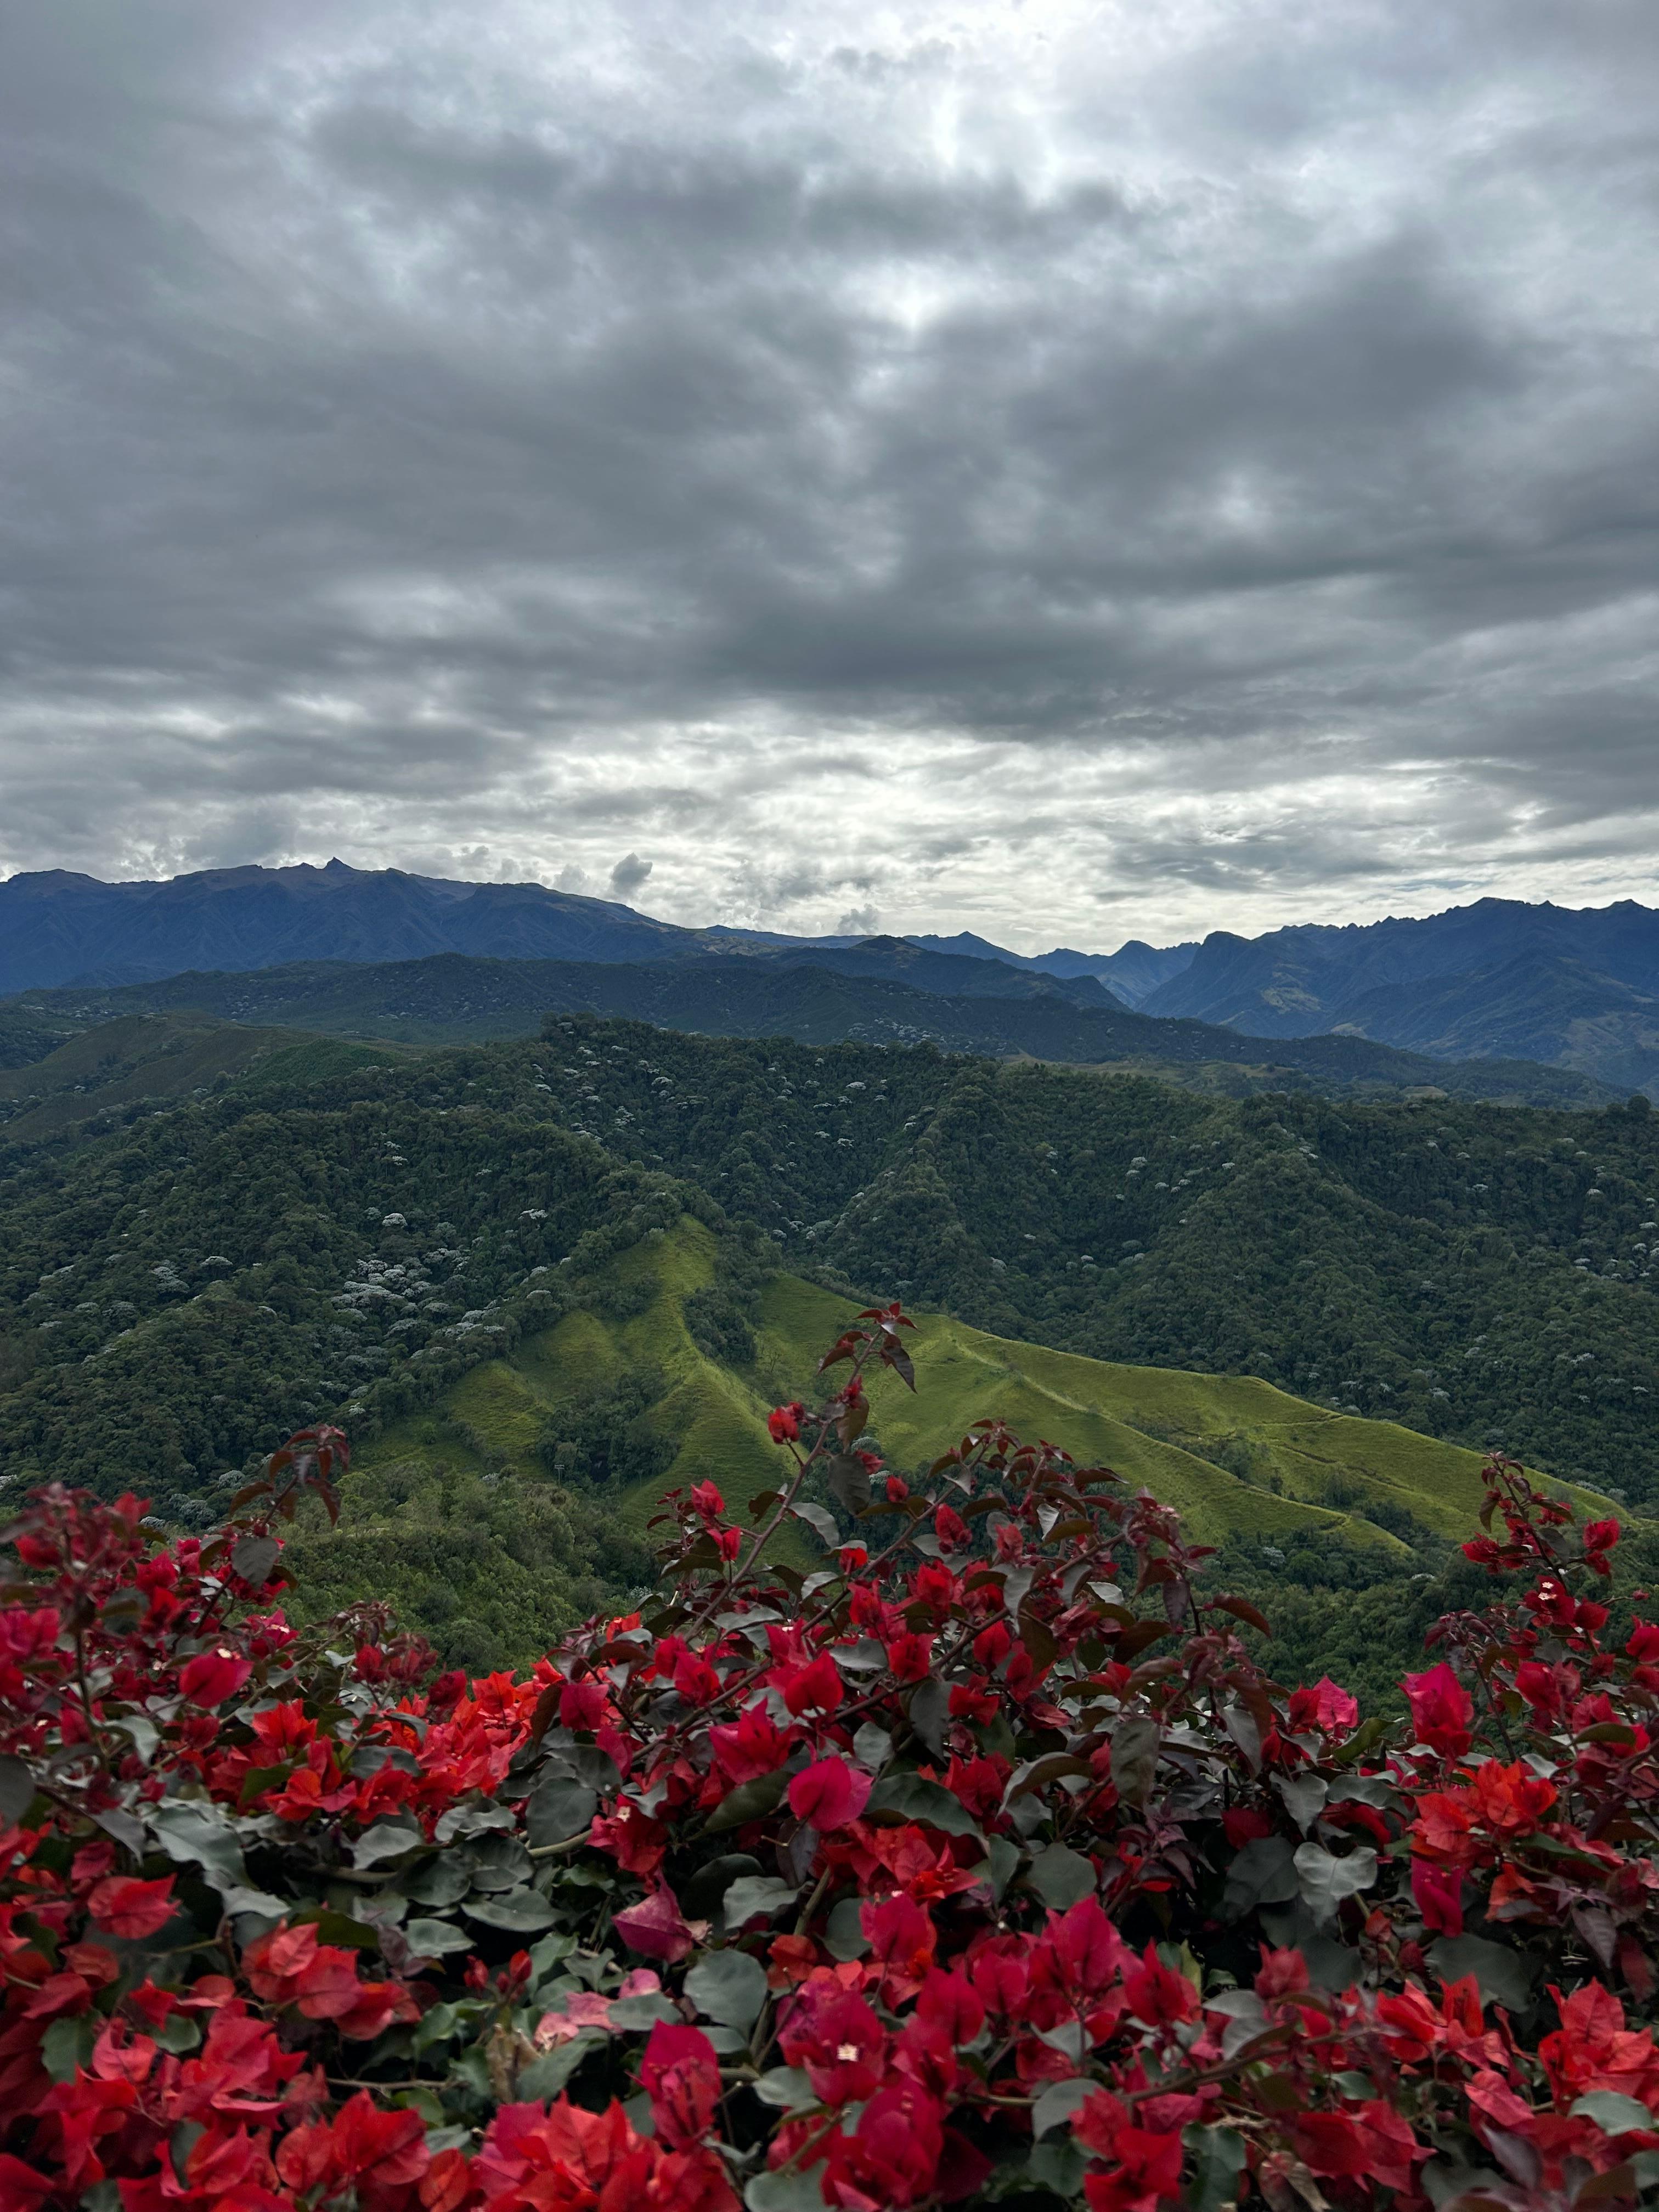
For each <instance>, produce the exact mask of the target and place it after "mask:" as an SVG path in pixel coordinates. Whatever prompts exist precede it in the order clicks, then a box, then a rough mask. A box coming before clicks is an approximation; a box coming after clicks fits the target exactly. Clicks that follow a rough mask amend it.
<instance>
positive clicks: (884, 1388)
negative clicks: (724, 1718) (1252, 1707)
mask: <svg viewBox="0 0 1659 2212" xmlns="http://www.w3.org/2000/svg"><path fill="white" fill-rule="evenodd" d="M713 1271H714V1244H713V1239H712V1238H711V1237H710V1236H709V1234H708V1231H706V1230H704V1229H703V1228H702V1227H701V1226H700V1225H697V1224H696V1223H694V1222H690V1221H689V1220H688V1221H686V1222H685V1223H684V1224H683V1225H682V1226H681V1228H680V1229H679V1230H678V1232H676V1233H675V1234H673V1235H670V1236H665V1237H656V1238H652V1239H649V1240H647V1242H646V1243H643V1244H641V1245H639V1246H636V1247H635V1248H634V1249H632V1250H630V1251H629V1252H627V1253H624V1254H623V1255H622V1256H621V1258H620V1259H619V1260H618V1261H616V1262H615V1263H614V1265H613V1267H612V1269H611V1273H610V1274H609V1276H608V1277H607V1281H606V1285H605V1288H606V1290H607V1291H610V1290H612V1289H621V1290H623V1291H627V1290H628V1289H629V1288H631V1287H632V1286H635V1285H639V1284H641V1283H643V1284H646V1285H648V1286H649V1289H650V1293H651V1295H650V1298H649V1303H648V1304H643V1306H642V1308H641V1310H640V1311H639V1312H637V1313H635V1314H634V1315H633V1316H631V1317H629V1318H628V1319H626V1320H622V1321H617V1320H611V1319H607V1318H605V1316H604V1315H603V1313H602V1311H599V1310H590V1309H582V1310H576V1311H574V1312H571V1313H569V1314H567V1315H566V1316H564V1317H563V1318H562V1320H561V1321H560V1322H559V1323H558V1324H557V1325H556V1327H555V1328H552V1329H550V1330H548V1331H546V1332H544V1334H542V1335H540V1336H538V1337H534V1338H528V1339H526V1340H525V1341H524V1343H523V1344H522V1345H521V1346H520V1348H519V1350H518V1351H517V1352H515V1353H514V1354H513V1357H512V1358H511V1359H510V1360H494V1361H490V1362H489V1363H488V1364H485V1365H483V1366H480V1367H477V1368H475V1369H474V1370H471V1373H469V1374H468V1375H467V1376H465V1377H464V1378H463V1379H462V1381H461V1382H460V1383H458V1384H457V1385H456V1386H455V1388H454V1389H453V1390H452V1391H451V1392H450V1393H449V1395H448V1397H447V1400H446V1401H445V1402H444V1405H443V1407H441V1409H440V1411H439V1413H437V1414H436V1415H431V1414H428V1415H423V1416H420V1417H417V1418H416V1419H410V1420H408V1421H404V1422H402V1423H399V1424H398V1425H395V1426H393V1427H392V1428H390V1429H388V1430H387V1431H386V1432H385V1434H383V1435H382V1436H381V1437H379V1438H378V1439H377V1440H376V1441H375V1442H374V1443H373V1444H372V1445H369V1446H368V1447H366V1448H365V1449H364V1451H363V1452H362V1455H361V1457H360V1460H359V1462H358V1464H359V1466H360V1467H361V1468H362V1469H364V1470H365V1471H368V1470H374V1469H379V1468H386V1467H388V1466H390V1465H392V1464H395V1463H398V1462H405V1463H410V1462H412V1463H414V1464H416V1465H422V1464H424V1465H430V1464H432V1463H433V1462H435V1460H441V1461H442V1462H444V1463H445V1464H447V1466H449V1467H451V1468H455V1469H457V1470H459V1471H465V1472H469V1473H474V1472H477V1471H479V1470H481V1469H482V1468H485V1467H487V1466H489V1465H492V1464H493V1465H496V1466H499V1467H501V1468H504V1469H506V1470H507V1471H509V1472H512V1473H514V1474H519V1475H524V1476H527V1475H530V1474H532V1473H533V1471H534V1470H535V1468H536V1467H537V1464H538V1462H537V1459H536V1445H537V1442H538V1437H541V1436H543V1435H544V1433H546V1432H547V1431H549V1429H552V1430H553V1431H555V1432H556V1429H557V1425H558V1415H559V1413H560V1412H561V1411H562V1410H566V1409H569V1408H571V1407H574V1406H575V1405H577V1404H578V1403H579V1402H580V1400H581V1399H582V1398H583V1397H584V1396H585V1395H590V1394H591V1393H592V1391H593V1390H594V1389H598V1388H602V1387H603V1386H605V1384H607V1383H611V1382H613V1381H614V1380H616V1379H617V1377H618V1376H621V1375H622V1374H623V1373H626V1372H637V1371H639V1370H652V1371H654V1372H655V1373H656V1374H657V1375H659V1376H661V1378H662V1380H663V1383H664V1384H665V1389H664V1390H663V1393H662V1395H660V1396H659V1398H658V1399H657V1401H656V1402H655V1404H654V1405H653V1407H652V1408H651V1413H650V1419H651V1421H652V1423H653V1426H654V1427H655V1428H656V1429H657V1430H658V1431H659V1433H660V1434H661V1435H663V1436H664V1437H667V1438H669V1439H670V1440H671V1442H672V1443H674V1444H675V1445H676V1446H677V1447H678V1449H677V1452H676V1456H675V1458H674V1460H673V1462H672V1464H671V1467H670V1468H668V1470H667V1472H666V1473H665V1474H663V1475H662V1476H661V1477H659V1478H658V1479H657V1480H654V1481H652V1482H649V1483H644V1484H636V1485H635V1486H633V1487H632V1488H631V1489H630V1490H629V1491H627V1492H623V1494H622V1495H621V1496H620V1497H619V1498H618V1499H617V1507H616V1510H617V1519H618V1521H619V1522H620V1523H621V1524H623V1525H625V1526H626V1527H627V1528H629V1529H630V1530H631V1531H633V1532H636V1533H637V1532H642V1531H643V1528H644V1525H645V1522H646V1521H647V1518H648V1517H649V1516H650V1514H651V1512H652V1511H653V1510H654V1507H655V1504H656V1499H657V1498H658V1496H659V1494H660V1492H662V1491H663V1490H665V1489H667V1488H669V1487H671V1486H674V1485H676V1484H679V1483H684V1482H690V1481H695V1480H699V1479H700V1478H702V1477H703V1476H706V1475H707V1476H713V1477H714V1479H715V1480H718V1481H719V1482H720V1484H721V1486H722V1487H724V1488H725V1489H726V1492H727V1494H728V1496H730V1497H731V1498H733V1499H735V1500H738V1501H741V1500H743V1499H744V1498H746V1497H747V1496H748V1495H749V1494H750V1492H751V1491H752V1490H757V1489H760V1488H763V1487H764V1486H766V1485H767V1483H768V1481H769V1478H771V1477H773V1476H775V1474H776V1472H777V1455H776V1453H775V1449H774V1448H773V1446H772V1445H771V1444H770V1443H769V1440H768V1438H767V1436H766V1431H765V1415H766V1412H767V1409H768V1407H769V1405H770V1404H771V1403H772V1402H774V1401H775V1399H776V1398H777V1397H778V1396H781V1395H792V1396H793V1395H799V1396H808V1395H811V1392H812V1389H813V1374H814V1369H815V1367H816V1364H817V1356H818V1354H819V1352H821V1351H822V1349H823V1347H824V1346H826V1345H827V1344H828V1343H829V1342H830V1341H831V1340H832V1339H833V1338H834V1337H835V1336H836V1334H839V1333H840V1331H841V1330H842V1328H844V1327H845V1326H846V1325H847V1322H848V1319H849V1318H850V1316H852V1314H853V1312H854V1308H853V1307H852V1305H851V1304H849V1303H848V1301H847V1300H846V1299H844V1298H841V1297H836V1295H835V1294H834V1293H832V1292H830V1291H826V1290H823V1289H820V1288H818V1287H817V1286H816V1285H811V1284H809V1283H805V1282H803V1281H801V1280H800V1279H799V1278H797V1277H794V1276H790V1275H779V1276H777V1277H775V1279H773V1281H772V1282H771V1284H770V1285H769V1287H768V1289H767V1291H766V1293H765V1297H764V1301H763V1313H762V1322H761V1328H760V1331H759V1334H758V1336H757V1358H756V1364H755V1366H754V1368H753V1370H750V1372H748V1373H746V1374H739V1373H736V1372H733V1371H732V1370H729V1369H727V1368H725V1367H722V1366H720V1365H719V1364H716V1363H715V1362H714V1361H713V1360H711V1359H709V1358H706V1357H705V1356H704V1354H703V1353H702V1352H700V1351H699V1350H698V1349H697V1347H696V1345H695V1344H694V1343H693V1341H692V1339H691V1336H690V1332H689V1330H688V1328H687V1326H686V1322H685V1316H684V1302H685V1300H686V1298H687V1297H690V1294H691V1293H692V1292H693V1291H696V1290H697V1289H699V1288H701V1287H702V1285H703V1284H705V1283H706V1282H708V1280H709V1279H710V1277H711V1276H712V1273H713ZM635 1295H636V1296H637V1295H638V1293H637V1291H636V1292H635ZM599 1303H600V1304H601V1305H602V1304H603V1303H604V1299H603V1297H601V1300H600V1302H599ZM915 1352H916V1361H917V1371H918V1382H919V1389H918V1391H917V1393H916V1395H915V1397H912V1396H911V1395H910V1394H909V1393H908V1392H907V1391H906V1390H905V1389H903V1387H902V1384H901V1383H898V1381H897V1380H896V1378H895V1377H892V1376H886V1375H882V1376H878V1377H877V1378H876V1379H875V1380H874V1382H873V1383H872V1387H871V1399H872V1412H873V1415H874V1422H873V1425H874V1428H875V1431H876V1432H877V1433H878V1435H879V1437H880V1440H881V1443H882V1445H883V1447H884V1449H885V1451H886V1452H887V1454H888V1455H889V1458H890V1461H891V1462H892V1463H893V1464H894V1465H896V1466H898V1467H906V1468H908V1467H912V1466H915V1465H917V1464H918V1463H925V1462H927V1461H930V1460H931V1459H933V1458H934V1457H936V1456H937V1455H939V1453H940V1452H941V1451H943V1450H944V1449H946V1448H947V1447H948V1446H949V1445H950V1444H951V1443H953V1442H954V1441H955V1440H956V1439H957V1437H960V1436H961V1434H962V1432H963V1430H964V1429H965V1428H967V1427H969V1425H972V1424H973V1423H975V1422H976V1421H981V1420H984V1419H988V1418H991V1417H993V1416H1000V1417H1002V1418H1003V1419H1006V1420H1007V1421H1008V1422H1009V1423H1010V1424H1011V1425H1012V1427H1014V1429H1015V1430H1016V1431H1018V1432H1020V1433H1022V1434H1024V1435H1026V1436H1041V1437H1046V1438H1048V1440H1049V1441H1050V1442H1052V1443H1057V1444H1059V1445H1060V1446H1062V1447H1063V1448H1064V1449H1066V1450H1067V1451H1069V1452H1071V1453H1072V1454H1073V1455H1074V1456H1075V1457H1077V1458H1078V1459H1079V1461H1083V1462H1103V1463H1104V1464H1106V1465H1108V1466H1110V1467H1113V1468H1116V1469H1117V1470H1118V1471H1119V1473H1121V1474H1122V1475H1123V1476H1124V1477H1125V1478H1126V1480H1129V1481H1131V1482H1133V1483H1134V1484H1136V1485H1140V1484H1145V1486H1146V1487H1147V1488H1148V1489H1150V1490H1152V1492H1154V1493H1155V1494H1156V1495H1157V1496H1158V1497H1159V1498H1163V1499H1164V1500H1166V1501H1167V1502H1168V1503H1170V1504H1172V1505H1175V1506H1177V1507H1178V1508H1179V1509H1180V1510H1182V1513H1183V1514H1184V1515H1186V1516H1188V1519H1189V1521H1190V1522H1191V1524H1192V1526H1193V1527H1194V1529H1195V1530H1196V1531H1197V1532H1198V1533H1200V1534H1202V1535H1204V1536H1205V1537H1206V1538H1209V1539H1211V1540H1212V1541H1214V1540H1219V1539H1222V1538H1224V1537H1225V1536H1228V1535H1242V1536H1253V1537H1255V1538H1257V1539H1259V1540H1267V1541H1272V1540H1273V1538H1274V1537H1275V1536H1285V1535H1290V1534H1294V1533H1296V1532H1297V1531H1298V1530H1304V1531H1305V1530H1312V1531H1322V1532H1328V1535H1329V1536H1330V1538H1331V1539H1332V1540H1333V1541H1336V1542H1339V1543H1343V1544H1358V1545H1360V1546H1364V1547H1366V1548H1367V1549H1368V1550H1370V1551H1371V1552H1372V1553H1373V1555H1374V1556H1375V1555H1376V1554H1377V1553H1381V1554H1383V1557H1384V1558H1386V1557H1388V1556H1390V1555H1392V1556H1395V1557H1397V1558H1398V1559H1399V1560H1400V1562H1401V1565H1402V1567H1403V1566H1405V1565H1407V1564H1408V1563H1409V1561H1410V1558H1411V1554H1410V1553H1409V1552H1408V1550H1407V1547H1406V1546H1405V1545H1404V1544H1402V1543H1401V1542H1400V1541H1399V1540H1398V1539H1397V1538H1395V1537H1394V1536H1392V1535H1390V1534H1388V1533H1386V1531H1385V1530H1383V1528H1378V1527H1377V1526H1376V1524H1375V1523H1374V1522H1370V1521H1369V1520H1366V1519H1365V1518H1364V1517H1363V1516H1364V1512H1365V1510H1366V1509H1367V1508H1368V1506H1370V1505H1372V1504H1377V1505H1382V1506H1385V1507H1392V1508H1394V1509H1395V1510H1400V1509H1402V1508H1403V1509H1404V1510H1406V1511H1407V1512H1408V1513H1409V1514H1410V1515H1411V1516H1413V1519H1415V1520H1416V1521H1417V1522H1419V1523H1420V1524H1422V1525H1423V1526H1424V1527H1425V1528H1431V1529H1433V1530H1435V1531H1437V1533H1439V1534H1442V1535H1443V1536H1446V1537H1449V1538H1453V1539H1456V1538H1461V1537H1462V1536H1464V1535H1466V1534H1468V1532H1469V1530H1470V1528H1471V1527H1472V1525H1473V1522H1474V1512H1475V1509H1476V1508H1477V1506H1478V1504H1479V1502H1480V1494H1481V1493H1480V1456H1479V1455H1478V1454H1476V1453H1474V1452H1471V1451H1466V1450H1463V1449H1461V1448H1459V1447H1458V1446H1455V1445H1452V1444H1446V1443H1439V1442H1437V1441H1436V1440H1435V1439H1433V1438H1431V1437H1422V1436H1419V1435H1417V1434H1416V1433H1414V1432H1413V1431H1410V1430H1407V1429H1403V1428H1400V1427H1398V1426H1396V1425H1395V1424H1394V1423H1392V1422H1387V1421H1373V1420H1366V1419H1358V1418H1354V1417H1352V1416H1345V1415H1341V1414H1336V1413H1328V1412H1326V1411H1324V1410H1322V1408H1321V1407H1316V1406H1311V1405H1309V1404H1307V1403H1306V1402H1304V1401H1303V1400H1300V1399H1297V1398H1293V1397H1291V1396H1289V1395H1286V1394H1285V1392H1283V1391H1281V1390H1278V1389H1274V1388H1273V1386H1272V1385H1271V1384H1269V1383H1263V1382H1261V1381H1259V1380H1256V1379H1255V1378H1254V1377H1250V1376H1237V1377H1228V1376H1207V1375H1199V1374H1190V1373H1183V1372H1179V1371H1176V1370H1166V1369H1158V1368H1150V1367H1130V1366H1119V1365H1114V1364H1109V1363H1107V1362H1103V1361H1099V1360H1092V1359H1087V1358H1082V1357H1080V1356H1078V1355H1075V1354H1072V1353H1066V1352H1050V1351H1048V1350H1045V1349H1043V1348H1042V1347H1041V1346H1036V1345H1030V1344H1021V1343H1017V1342H1014V1341H1012V1340H1008V1339H1006V1338H1003V1337H997V1336H992V1335H989V1334H986V1333H985V1332H984V1331H982V1330H979V1329H975V1328H969V1327H967V1326H966V1324H964V1323H963V1322H955V1321H951V1320H950V1319H948V1318H946V1317H945V1316H937V1315H933V1316H927V1317H925V1318H924V1319H923V1321H922V1322H921V1327H920V1328H918V1331H917V1334H916V1340H915ZM1149 1431H1151V1433H1149ZM1183 1439H1184V1440H1185V1443H1191V1444H1193V1445H1194V1446H1195V1447H1196V1449H1186V1448H1185V1447H1184V1443H1183V1441H1182V1440H1183ZM480 1447H482V1450H480ZM1218 1448H1223V1455H1224V1456H1231V1458H1232V1460H1233V1461H1234V1462H1236V1463H1238V1464H1241V1465H1245V1466H1248V1468H1249V1477H1248V1479H1247V1478H1246V1477H1244V1476H1242V1475H1240V1474H1233V1473H1230V1472H1229V1471H1228V1469H1227V1468H1226V1467H1225V1466H1222V1465H1218V1464H1216V1462H1215V1461H1214V1460H1213V1459H1212V1458H1210V1457H1207V1456H1205V1455H1204V1454H1205V1453H1206V1452H1208V1451H1213V1450H1215V1449H1218ZM1275 1483H1276V1485H1277V1489H1276V1490H1275V1488H1273V1487H1272V1486H1270V1485H1273V1484H1275ZM1334 1485H1335V1486H1338V1487H1339V1495H1340V1497H1341V1498H1342V1503H1341V1504H1340V1505H1339V1506H1337V1507H1332V1506H1331V1505H1328V1504H1325V1503H1322V1500H1323V1499H1324V1498H1326V1497H1328V1494H1329V1492H1330V1491H1331V1489H1332V1487H1333V1486H1334ZM1382 1563H1383V1561H1382V1559H1379V1561H1378V1564H1379V1565H1380V1564H1382Z"/></svg>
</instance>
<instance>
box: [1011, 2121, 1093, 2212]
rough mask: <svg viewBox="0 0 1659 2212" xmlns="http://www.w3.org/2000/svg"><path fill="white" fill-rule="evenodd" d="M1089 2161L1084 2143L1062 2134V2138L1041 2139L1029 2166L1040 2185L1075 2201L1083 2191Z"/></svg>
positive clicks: (1071, 2201) (1069, 2202) (1067, 2201)
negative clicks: (1085, 2153)
mask: <svg viewBox="0 0 1659 2212" xmlns="http://www.w3.org/2000/svg"><path fill="white" fill-rule="evenodd" d="M1088 2164H1089V2161H1088V2160H1087V2159H1086V2158H1085V2155H1084V2153H1083V2147H1082V2145H1081V2144H1080V2143H1075V2142H1073V2140H1072V2138H1071V2137H1070V2136H1060V2139H1059V2141H1058V2142H1040V2143H1038V2144H1037V2145H1036V2148H1035V2149H1034V2150H1033V2151H1032V2153H1031V2155H1030V2159H1029V2160H1028V2161H1027V2163H1026V2168H1025V2170H1026V2172H1028V2173H1029V2174H1030V2177H1031V2179H1032V2180H1033V2181H1034V2182H1036V2185H1037V2187H1038V2188H1039V2189H1047V2190H1049V2191H1052V2192H1053V2194H1054V2196H1056V2197H1064V2199H1065V2200H1066V2203H1068V2204H1071V2203H1075V2202H1076V2201H1077V2199H1078V2198H1079V2197H1080V2196H1081V2195H1082V2194H1083V2177H1084V2174H1085V2172H1086V2171H1087V2168H1088Z"/></svg>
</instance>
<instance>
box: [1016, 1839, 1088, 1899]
mask: <svg viewBox="0 0 1659 2212" xmlns="http://www.w3.org/2000/svg"><path fill="white" fill-rule="evenodd" d="M1026 1880H1027V1881H1029V1882H1030V1885H1031V1887H1032V1888H1033V1889H1034V1890H1036V1893H1037V1895H1038V1896H1039V1897H1040V1898H1041V1899H1042V1901H1043V1903H1044V1904H1045V1905H1052V1906H1053V1908H1054V1911H1056V1912H1064V1911H1067V1910H1068V1908H1069V1907H1070V1906H1072V1905H1080V1904H1081V1903H1082V1901H1083V1899H1085V1897H1092V1896H1093V1895H1094V1893H1095V1882H1096V1876H1095V1870H1094V1868H1093V1866H1092V1865H1091V1863H1090V1862H1089V1861H1088V1860H1087V1859H1085V1857H1084V1856H1083V1854H1082V1853H1081V1852H1080V1851H1074V1850H1072V1849H1071V1847H1070V1845H1069V1844H1049V1846H1048V1850H1046V1851H1039V1852H1038V1853H1037V1855H1036V1857H1035V1858H1034V1859H1033V1860H1032V1862H1031V1869H1030V1873H1029V1874H1028V1875H1027V1876H1026Z"/></svg>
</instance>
